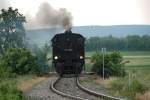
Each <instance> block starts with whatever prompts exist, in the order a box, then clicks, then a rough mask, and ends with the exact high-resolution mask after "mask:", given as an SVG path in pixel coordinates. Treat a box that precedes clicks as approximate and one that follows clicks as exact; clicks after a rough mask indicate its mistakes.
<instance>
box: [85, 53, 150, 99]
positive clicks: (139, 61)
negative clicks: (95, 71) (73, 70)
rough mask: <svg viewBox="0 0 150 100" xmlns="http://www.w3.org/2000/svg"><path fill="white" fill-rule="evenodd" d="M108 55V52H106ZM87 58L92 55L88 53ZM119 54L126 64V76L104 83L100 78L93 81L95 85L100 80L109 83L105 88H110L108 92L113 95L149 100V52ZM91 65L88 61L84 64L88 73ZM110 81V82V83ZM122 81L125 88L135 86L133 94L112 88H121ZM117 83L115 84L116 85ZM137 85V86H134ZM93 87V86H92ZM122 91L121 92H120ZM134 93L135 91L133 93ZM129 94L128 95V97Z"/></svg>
mask: <svg viewBox="0 0 150 100" xmlns="http://www.w3.org/2000/svg"><path fill="white" fill-rule="evenodd" d="M108 53H109V52H108ZM87 54H88V55H87V56H89V55H90V56H91V55H92V54H93V52H91V53H90V52H88V53H87ZM121 54H122V55H123V61H124V62H127V63H126V64H125V67H124V69H125V71H126V72H127V75H126V76H125V77H118V78H117V77H115V78H110V79H107V80H105V81H107V82H104V81H102V80H101V78H98V79H94V81H95V84H96V81H97V80H101V82H102V83H103V82H104V83H110V84H109V85H108V84H107V86H106V87H110V86H111V88H109V90H110V91H111V92H112V93H114V94H113V95H120V96H121V95H124V96H126V97H128V98H129V99H131V100H133V99H139V100H149V99H150V84H149V83H150V52H138V51H135V52H121ZM91 65H92V63H91V62H90V61H89V59H88V61H87V62H86V70H87V71H89V70H91ZM129 77H130V82H129ZM110 80H111V81H110ZM123 81H124V83H125V84H124V85H125V86H126V87H128V86H129V83H130V84H133V85H131V87H130V88H132V86H135V87H134V88H136V89H137V90H136V89H134V92H133V91H132V92H131V91H127V89H126V90H125V87H124V90H123V89H121V88H118V91H117V90H116V89H114V88H113V87H116V85H117V86H121V85H123V84H122V82H123ZM89 82H93V81H89ZM116 83H117V84H116ZM136 83H137V84H136ZM114 84H115V85H114ZM92 86H94V85H92ZM139 88H141V90H140V91H139V90H138V89H139ZM120 90H122V91H120ZM135 91H137V92H136V93H135ZM122 92H124V94H122ZM129 94H130V95H129Z"/></svg>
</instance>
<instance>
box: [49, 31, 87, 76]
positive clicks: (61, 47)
mask: <svg viewBox="0 0 150 100" xmlns="http://www.w3.org/2000/svg"><path fill="white" fill-rule="evenodd" d="M51 41H52V59H53V60H52V65H53V67H54V68H55V70H56V72H57V73H58V74H59V75H60V76H63V75H64V74H75V75H78V74H80V73H81V71H82V70H83V67H84V63H85V61H84V58H85V55H84V42H85V38H84V37H83V36H82V35H81V34H78V33H72V31H71V29H69V30H66V31H65V32H64V33H59V34H56V35H55V36H54V37H53V38H52V40H51Z"/></svg>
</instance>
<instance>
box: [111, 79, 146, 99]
mask: <svg viewBox="0 0 150 100" xmlns="http://www.w3.org/2000/svg"><path fill="white" fill-rule="evenodd" d="M111 91H112V93H113V94H114V95H115V94H116V93H117V95H122V96H125V97H128V98H129V99H131V100H133V99H135V96H136V94H138V93H140V94H142V93H144V92H145V91H146V88H145V87H144V86H143V85H142V84H141V83H140V82H139V81H138V80H137V79H133V80H132V81H131V83H130V85H129V82H128V78H119V79H117V80H113V81H112V82H111Z"/></svg>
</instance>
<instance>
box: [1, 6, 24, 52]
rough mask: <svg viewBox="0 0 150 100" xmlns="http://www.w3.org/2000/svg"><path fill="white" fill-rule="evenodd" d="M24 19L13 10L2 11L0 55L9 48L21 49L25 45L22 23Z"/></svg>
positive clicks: (16, 10)
mask: <svg viewBox="0 0 150 100" xmlns="http://www.w3.org/2000/svg"><path fill="white" fill-rule="evenodd" d="M24 22H25V17H24V16H23V15H22V14H20V13H19V12H18V9H15V10H13V9H12V8H11V7H10V8H9V9H8V10H5V9H2V10H1V14H0V54H4V52H5V51H6V50H7V49H9V48H17V47H19V48H21V47H24V44H25V29H24V26H23V23H24Z"/></svg>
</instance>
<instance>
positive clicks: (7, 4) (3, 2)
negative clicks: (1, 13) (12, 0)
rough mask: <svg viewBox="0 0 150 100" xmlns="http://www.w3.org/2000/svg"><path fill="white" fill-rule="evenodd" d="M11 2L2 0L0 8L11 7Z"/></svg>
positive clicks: (0, 0)
mask: <svg viewBox="0 0 150 100" xmlns="http://www.w3.org/2000/svg"><path fill="white" fill-rule="evenodd" d="M9 5H10V4H9V2H8V1H7V0H0V9H6V8H8V7H9Z"/></svg>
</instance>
